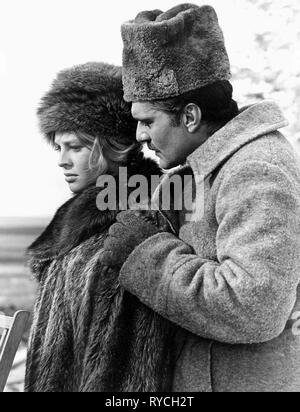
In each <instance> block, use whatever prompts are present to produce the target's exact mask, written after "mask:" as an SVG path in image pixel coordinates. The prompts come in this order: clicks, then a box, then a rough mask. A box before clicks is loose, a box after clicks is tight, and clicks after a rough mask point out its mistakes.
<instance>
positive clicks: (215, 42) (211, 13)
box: [121, 4, 231, 102]
mask: <svg viewBox="0 0 300 412" xmlns="http://www.w3.org/2000/svg"><path fill="white" fill-rule="evenodd" d="M121 30H122V37H123V42H124V52H123V83H124V91H125V100H126V101H128V102H134V101H151V100H160V99H167V98H169V97H175V96H179V95H181V94H184V93H186V92H188V91H191V90H195V89H198V88H201V87H203V86H207V85H209V84H212V83H214V82H216V81H218V80H229V79H230V78H231V73H230V63H229V58H228V55H227V52H226V48H225V44H224V36H223V32H222V30H221V28H220V26H219V22H218V16H217V14H216V12H215V10H214V9H213V8H212V7H211V6H203V7H199V6H196V5H193V4H181V5H179V6H177V7H174V8H172V9H171V10H169V11H167V12H166V13H163V12H161V11H160V10H154V11H145V12H142V13H140V14H138V16H137V17H136V19H135V20H133V21H130V22H127V23H124V24H123V25H122V29H121Z"/></svg>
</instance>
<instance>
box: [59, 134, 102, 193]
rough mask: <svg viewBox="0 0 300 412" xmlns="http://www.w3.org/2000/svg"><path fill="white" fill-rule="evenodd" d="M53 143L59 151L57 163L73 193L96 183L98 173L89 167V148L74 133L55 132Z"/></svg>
mask: <svg viewBox="0 0 300 412" xmlns="http://www.w3.org/2000/svg"><path fill="white" fill-rule="evenodd" d="M54 145H55V150H57V151H58V152H59V160H58V165H59V167H61V168H62V169H63V172H64V175H65V180H66V182H67V183H68V185H69V187H70V190H71V191H72V192H73V193H80V192H82V191H83V190H84V189H86V188H87V187H88V186H89V185H91V184H94V183H95V184H96V181H97V178H98V173H97V171H96V170H92V169H90V167H89V160H90V156H91V149H89V148H87V147H85V146H83V145H82V143H81V142H80V141H79V139H78V138H77V136H76V135H75V134H74V133H56V135H55V141H54Z"/></svg>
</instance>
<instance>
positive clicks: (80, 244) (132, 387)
mask: <svg viewBox="0 0 300 412" xmlns="http://www.w3.org/2000/svg"><path fill="white" fill-rule="evenodd" d="M136 173H139V174H144V175H145V176H147V177H148V178H149V181H150V175H151V174H158V173H160V170H159V169H158V167H157V165H156V164H155V163H153V162H152V161H150V160H144V159H143V158H142V155H141V156H140V157H139V158H138V159H137V160H135V161H134V162H132V163H131V165H130V173H129V175H133V174H136ZM98 192H99V189H96V188H94V187H90V188H88V189H87V190H86V191H84V192H83V193H81V194H79V195H76V196H74V198H72V199H71V200H70V201H69V202H67V203H66V204H65V205H63V206H62V208H60V209H59V210H58V212H57V214H56V216H55V217H54V219H53V221H52V222H51V224H50V225H49V227H48V228H47V229H46V231H45V232H44V233H43V234H42V235H41V236H40V238H39V239H37V241H35V242H34V244H33V245H32V246H31V247H30V248H29V251H28V254H29V258H30V260H29V264H30V267H31V270H32V272H33V273H34V275H35V277H36V278H37V280H38V282H39V293H38V298H37V302H36V305H35V312H34V321H33V326H32V331H31V337H30V344H29V350H28V360H27V370H26V391H28V392H155V391H169V390H170V388H171V383H172V374H173V367H174V365H175V361H174V359H173V357H174V354H175V352H173V342H174V334H175V332H176V330H177V329H178V328H177V327H175V326H173V325H172V324H171V323H170V322H168V321H165V320H164V319H162V318H161V317H160V316H159V315H157V314H155V313H154V312H152V311H151V310H150V309H148V308H146V307H145V306H144V305H143V304H141V303H140V302H139V300H138V299H136V298H135V297H133V296H132V295H130V294H129V293H127V292H125V291H124V289H123V288H122V287H121V286H120V284H119V279H118V278H119V273H118V270H117V269H115V268H114V267H113V266H111V267H109V266H104V265H103V264H102V262H101V254H102V252H103V243H104V240H105V238H106V237H107V234H108V229H109V227H110V226H111V224H112V223H114V222H115V219H116V216H117V213H118V212H117V211H116V212H99V211H98V209H97V207H96V196H97V194H98ZM164 224H166V222H165V223H164Z"/></svg>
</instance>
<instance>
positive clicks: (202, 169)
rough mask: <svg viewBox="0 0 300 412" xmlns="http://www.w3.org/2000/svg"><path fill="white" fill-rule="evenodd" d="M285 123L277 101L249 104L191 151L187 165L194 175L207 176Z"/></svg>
mask: <svg viewBox="0 0 300 412" xmlns="http://www.w3.org/2000/svg"><path fill="white" fill-rule="evenodd" d="M286 126H288V122H287V121H286V119H285V118H284V117H283V114H282V112H281V110H280V108H279V107H278V106H277V104H276V103H274V102H272V101H267V100H266V101H264V102H261V103H258V104H255V105H253V106H249V107H247V108H246V109H244V110H242V111H241V112H240V114H239V115H238V116H237V117H236V118H234V119H233V120H232V121H231V122H229V123H227V124H226V125H225V126H224V127H223V128H222V129H220V130H218V131H217V132H216V133H215V134H214V135H213V136H211V137H210V138H209V139H208V140H207V141H206V142H205V143H203V145H201V146H200V147H199V148H198V149H197V150H196V151H195V152H194V153H192V154H191V155H190V156H189V157H188V159H187V164H189V165H190V167H191V168H192V169H193V172H194V175H195V176H197V175H201V176H202V178H203V179H206V178H207V176H209V175H210V174H211V173H212V172H213V171H214V170H215V169H216V168H217V167H218V166H220V165H221V164H222V163H224V162H225V161H226V160H227V159H228V158H230V157H231V156H232V155H233V154H234V153H236V152H237V151H238V150H239V149H241V148H242V147H243V146H245V145H246V144H248V143H250V142H251V141H253V140H255V139H257V138H259V137H261V136H263V135H266V134H268V133H271V132H274V131H276V130H278V129H280V128H282V127H286Z"/></svg>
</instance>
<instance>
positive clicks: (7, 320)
mask: <svg viewBox="0 0 300 412" xmlns="http://www.w3.org/2000/svg"><path fill="white" fill-rule="evenodd" d="M12 324H13V318H11V317H9V316H0V329H1V328H3V329H9V328H11V325H12Z"/></svg>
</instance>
